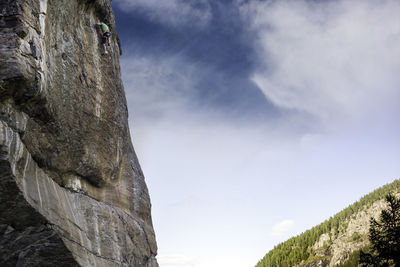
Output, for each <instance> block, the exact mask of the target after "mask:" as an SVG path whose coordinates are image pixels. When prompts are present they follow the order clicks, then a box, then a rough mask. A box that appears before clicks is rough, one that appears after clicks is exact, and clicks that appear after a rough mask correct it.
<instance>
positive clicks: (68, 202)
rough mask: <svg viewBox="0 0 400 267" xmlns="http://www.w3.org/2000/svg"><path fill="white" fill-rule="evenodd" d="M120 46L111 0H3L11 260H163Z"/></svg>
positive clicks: (3, 240) (2, 126) (2, 163)
mask: <svg viewBox="0 0 400 267" xmlns="http://www.w3.org/2000/svg"><path fill="white" fill-rule="evenodd" d="M100 21H104V22H106V23H107V24H108V25H109V26H110V28H111V31H112V33H113V35H112V37H111V45H110V46H109V47H108V50H109V52H110V53H109V54H108V55H106V56H101V51H102V50H101V44H100V41H101V36H100V33H99V30H98V29H97V28H96V23H98V22H100ZM119 55H120V47H119V42H118V38H117V34H116V31H115V22H114V17H113V13H112V9H111V1H110V0H59V1H47V0H0V186H1V187H0V193H1V195H0V226H1V227H0V230H1V231H0V255H2V254H3V253H7V251H9V250H10V249H11V248H13V250H15V251H19V250H20V252H18V253H16V255H17V254H18V257H17V256H15V255H14V256H13V257H8V258H4V257H2V258H0V265H1V266H5V264H6V263H7V262H9V263H10V264H11V265H10V266H14V265H15V264H16V263H18V261H19V263H23V262H24V260H25V261H26V262H29V261H30V263H31V264H29V265H30V266H31V265H32V266H34V265H35V264H36V263H35V260H37V259H34V258H35V257H34V256H32V255H41V256H37V258H38V259H40V258H43V259H45V258H54V257H52V256H51V255H52V254H51V253H49V252H46V251H47V250H48V249H51V247H52V246H53V247H54V249H53V250H54V251H58V254H59V255H62V256H60V257H59V258H60V261H61V260H62V259H63V260H65V266H74V264H76V263H78V264H80V265H82V266H157V263H156V260H155V255H156V251H157V247H156V242H155V236H154V231H153V227H152V222H151V213H150V199H149V196H148V191H147V187H146V184H145V182H144V177H143V174H142V172H141V169H140V165H139V163H138V160H137V157H136V155H135V152H134V149H133V147H132V144H131V140H130V135H129V128H128V122H127V116H128V112H127V106H126V100H125V95H124V90H123V85H122V82H121V78H120V69H119V68H120V66H119ZM7 229H8V230H7ZM17 237H19V238H17ZM16 239H18V240H25V241H24V242H22V243H23V244H24V245H21V246H20V247H18V246H19V245H18V244H19V243H18V242H15V240H16ZM40 240H42V241H43V242H42V243H43V244H42V243H41V241H40ZM46 240H47V241H46ZM48 240H51V242H50V241H48ZM29 242H33V243H35V242H36V243H35V244H37V247H36V250H34V251H33V252H32V251H31V250H24V246H25V245H26V246H25V247H29V246H28V245H27V244H29ZM41 244H42V245H41ZM49 244H52V245H49ZM14 248H15V249H14ZM47 248H48V249H47ZM29 249H31V248H29ZM27 251H28V252H27ZM61 251H64V254H63V253H61ZM24 255H25V256H24ZM74 260H75V261H76V262H74ZM42 262H45V260H44V261H42ZM49 262H51V261H49ZM13 264H14V265H13ZM23 264H25V263H23ZM42 265H43V264H42ZM42 265H41V264H39V265H38V266H42Z"/></svg>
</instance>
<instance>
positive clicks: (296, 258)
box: [256, 180, 400, 267]
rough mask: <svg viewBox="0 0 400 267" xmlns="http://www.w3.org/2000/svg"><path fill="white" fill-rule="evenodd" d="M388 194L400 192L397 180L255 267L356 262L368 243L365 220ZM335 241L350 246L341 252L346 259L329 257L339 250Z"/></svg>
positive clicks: (281, 247) (279, 247)
mask: <svg viewBox="0 0 400 267" xmlns="http://www.w3.org/2000/svg"><path fill="white" fill-rule="evenodd" d="M390 192H394V193H398V192H400V180H395V181H394V182H393V183H391V184H387V185H385V186H383V187H381V188H379V189H377V190H375V191H374V192H372V193H370V194H368V195H366V196H364V197H363V198H361V199H360V200H359V201H358V202H356V203H354V204H352V205H350V206H348V207H347V208H345V209H344V210H342V211H341V212H339V213H337V214H336V215H335V216H333V217H331V218H329V219H328V220H326V221H324V222H323V223H321V224H320V225H318V226H315V227H313V228H312V229H310V230H308V231H306V232H304V233H302V234H300V235H298V236H296V237H293V238H291V239H289V240H287V241H285V242H283V243H281V244H279V245H277V246H276V247H275V248H274V249H272V250H271V251H269V252H268V253H267V254H266V255H265V256H264V258H263V259H262V260H260V261H259V262H258V263H257V265H256V267H270V266H273V267H276V266H282V267H283V266H285V267H286V266H314V264H312V263H313V262H319V266H328V265H329V266H335V265H338V264H341V265H342V266H348V265H347V264H346V261H348V260H349V259H350V260H351V261H353V262H354V261H356V258H357V257H356V256H357V253H358V250H359V249H360V248H362V247H363V246H365V245H366V242H368V241H367V233H366V232H367V227H368V225H367V224H368V221H369V217H370V216H371V214H372V215H374V216H375V215H376V214H375V213H377V212H378V211H380V210H379V209H380V208H381V207H382V205H383V204H381V203H380V201H382V199H384V197H385V196H386V195H387V194H389V193H390ZM378 202H379V205H378V204H377V203H378ZM373 205H375V206H374V207H372V206H373ZM372 208H373V209H372ZM367 211H368V212H367ZM361 219H362V222H361ZM357 220H359V221H358V222H357ZM349 223H351V224H352V227H351V228H352V230H351V231H349V230H348V228H349V227H348V226H349ZM339 239H340V242H341V243H343V242H346V243H347V247H349V246H350V247H351V246H352V245H354V248H353V249H351V251H349V250H348V249H347V250H343V251H342V253H344V254H346V255H340V257H339V256H338V255H333V253H334V251H335V249H336V251H338V250H339V249H338V247H340V244H339V245H338V243H339ZM342 247H343V246H342ZM336 253H337V252H336ZM335 257H336V258H335ZM332 258H335V259H332ZM338 259H339V260H338ZM343 259H344V260H343ZM335 263H336V264H335ZM309 264H311V265H309Z"/></svg>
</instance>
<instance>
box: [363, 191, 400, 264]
mask: <svg viewBox="0 0 400 267" xmlns="http://www.w3.org/2000/svg"><path fill="white" fill-rule="evenodd" d="M386 202H387V203H388V207H387V209H385V210H383V211H382V212H381V214H380V216H379V221H377V220H375V219H374V218H371V226H370V229H369V241H370V243H371V247H370V251H371V252H370V253H365V252H363V251H361V253H360V263H361V266H365V267H368V266H374V267H380V266H382V267H384V266H385V267H386V266H400V198H396V197H395V196H393V195H390V194H389V195H387V196H386Z"/></svg>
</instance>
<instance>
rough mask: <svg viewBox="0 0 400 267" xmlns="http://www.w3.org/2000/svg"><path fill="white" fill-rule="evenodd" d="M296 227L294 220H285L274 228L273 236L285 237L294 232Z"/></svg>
mask: <svg viewBox="0 0 400 267" xmlns="http://www.w3.org/2000/svg"><path fill="white" fill-rule="evenodd" d="M293 225H294V221H292V220H284V221H282V222H280V223H277V224H275V225H274V227H272V232H271V235H272V236H277V237H283V236H285V235H286V234H287V233H288V232H289V231H290V230H292V228H293Z"/></svg>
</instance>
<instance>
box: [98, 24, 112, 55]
mask: <svg viewBox="0 0 400 267" xmlns="http://www.w3.org/2000/svg"><path fill="white" fill-rule="evenodd" d="M98 26H99V28H100V30H101V32H102V34H103V35H102V39H101V43H102V45H103V48H104V52H103V54H108V52H107V48H106V44H107V45H110V36H111V32H110V28H108V26H107V24H105V23H104V22H100V23H99V24H98Z"/></svg>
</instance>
